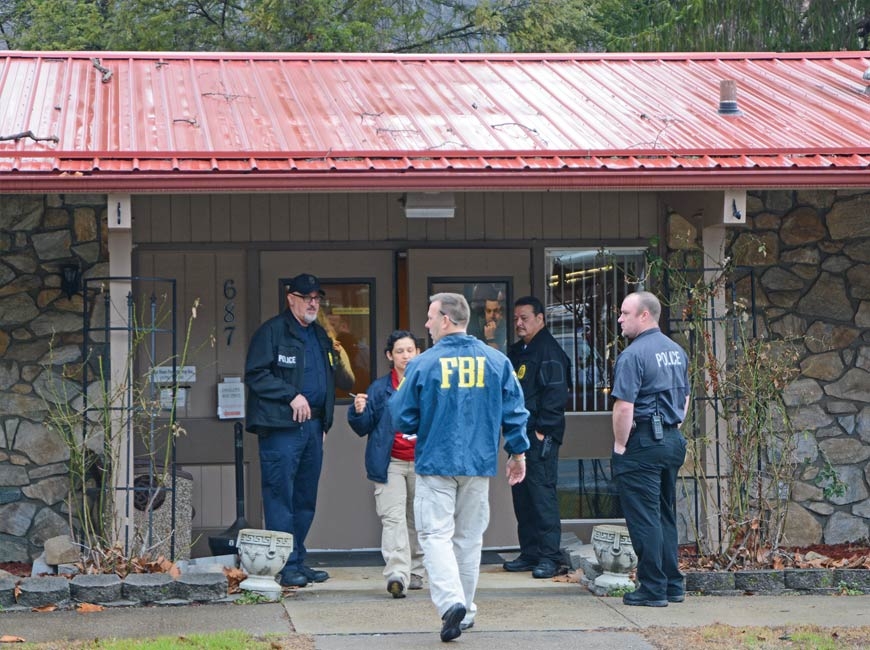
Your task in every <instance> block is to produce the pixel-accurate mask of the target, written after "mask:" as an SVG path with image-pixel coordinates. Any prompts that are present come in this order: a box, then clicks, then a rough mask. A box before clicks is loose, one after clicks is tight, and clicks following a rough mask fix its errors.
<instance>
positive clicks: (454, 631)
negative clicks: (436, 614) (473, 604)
mask: <svg viewBox="0 0 870 650" xmlns="http://www.w3.org/2000/svg"><path fill="white" fill-rule="evenodd" d="M463 618H465V605H463V604H462V603H456V604H455V605H451V606H450V609H448V610H447V611H446V612H444V616H442V617H441V620H442V621H444V622H443V623H441V640H442V641H444V642H445V643H446V642H447V641H453V639H457V638H459V635H461V634H462V628H461V627H460V625H461V624H462V619H463Z"/></svg>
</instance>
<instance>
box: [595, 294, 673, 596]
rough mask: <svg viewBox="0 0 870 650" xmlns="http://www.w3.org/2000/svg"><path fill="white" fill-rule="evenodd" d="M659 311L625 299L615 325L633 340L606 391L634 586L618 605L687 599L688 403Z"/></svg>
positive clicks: (652, 302) (655, 305) (643, 299)
mask: <svg viewBox="0 0 870 650" xmlns="http://www.w3.org/2000/svg"><path fill="white" fill-rule="evenodd" d="M661 313H662V307H661V304H660V303H659V301H658V298H656V297H655V296H654V295H653V294H651V293H649V292H646V291H639V292H637V293H631V294H629V295H628V296H626V298H625V300H623V302H622V308H621V311H620V316H619V323H620V324H621V325H622V333H623V334H624V335H625V336H626V337H627V338H629V339H632V343H631V345H629V346H628V347H627V348H626V349H625V350H624V351H623V352H622V353H621V354H620V355H619V357H618V358H617V360H616V368H615V370H614V382H613V391H612V395H613V397H614V398H615V400H616V401H615V402H614V404H613V439H614V442H613V456H612V458H611V466H612V468H613V477H614V478H615V479H617V481H618V484H619V500H620V503H621V505H622V511H623V514H624V515H625V523H626V525H627V526H628V532H629V535H630V536H631V543H632V546H634V550H635V552H636V553H637V579H638V582H639V583H640V586H639V587H638V589H637V590H636V591H633V592H631V593H628V594H625V595H624V596H623V597H622V602H623V603H625V604H626V605H642V606H647V607H667V604H668V603H669V602H671V603H681V602H683V600H684V599H685V588H684V586H683V575H682V574H681V573H680V570H679V567H678V565H677V525H676V483H677V473H678V472H679V470H680V467H681V466H682V464H683V462H684V461H685V459H686V439H685V438H683V435H682V434H681V433H680V430H679V428H678V427H679V425H680V424H681V423H682V421H683V419H684V418H685V416H686V410H687V409H688V407H689V379H688V358H687V357H686V353H685V351H684V350H683V349H682V348H681V347H680V346H679V345H677V344H676V343H674V342H673V341H672V340H671V339H669V338H668V337H667V336H665V335H664V334H662V332H661V330H660V329H659V326H658V322H659V317H660V316H661Z"/></svg>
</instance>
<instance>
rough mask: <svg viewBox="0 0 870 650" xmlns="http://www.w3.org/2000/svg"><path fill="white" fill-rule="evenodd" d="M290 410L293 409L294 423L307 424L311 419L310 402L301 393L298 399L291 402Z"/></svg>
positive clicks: (295, 398)
mask: <svg viewBox="0 0 870 650" xmlns="http://www.w3.org/2000/svg"><path fill="white" fill-rule="evenodd" d="M290 408H291V409H293V421H294V422H299V423H300V424H301V423H302V422H307V421H308V420H310V419H311V406H310V405H309V404H308V400H307V399H306V398H305V396H304V395H303V394H302V393H299V394H298V395H297V396H296V397H294V398H293V399H292V400H290Z"/></svg>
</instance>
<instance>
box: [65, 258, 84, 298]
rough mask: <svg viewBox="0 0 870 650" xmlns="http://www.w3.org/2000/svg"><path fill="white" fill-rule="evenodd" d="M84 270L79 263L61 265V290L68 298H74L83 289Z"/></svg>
mask: <svg viewBox="0 0 870 650" xmlns="http://www.w3.org/2000/svg"><path fill="white" fill-rule="evenodd" d="M81 284H82V270H81V268H79V266H78V264H64V265H63V266H62V267H60V290H61V291H63V292H64V293H65V294H66V297H67V298H72V297H73V295H74V294H77V293H78V292H79V291H80V290H81Z"/></svg>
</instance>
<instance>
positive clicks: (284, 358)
mask: <svg viewBox="0 0 870 650" xmlns="http://www.w3.org/2000/svg"><path fill="white" fill-rule="evenodd" d="M278 367H279V368H295V367H296V355H295V354H288V353H287V352H281V351H279V352H278Z"/></svg>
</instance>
